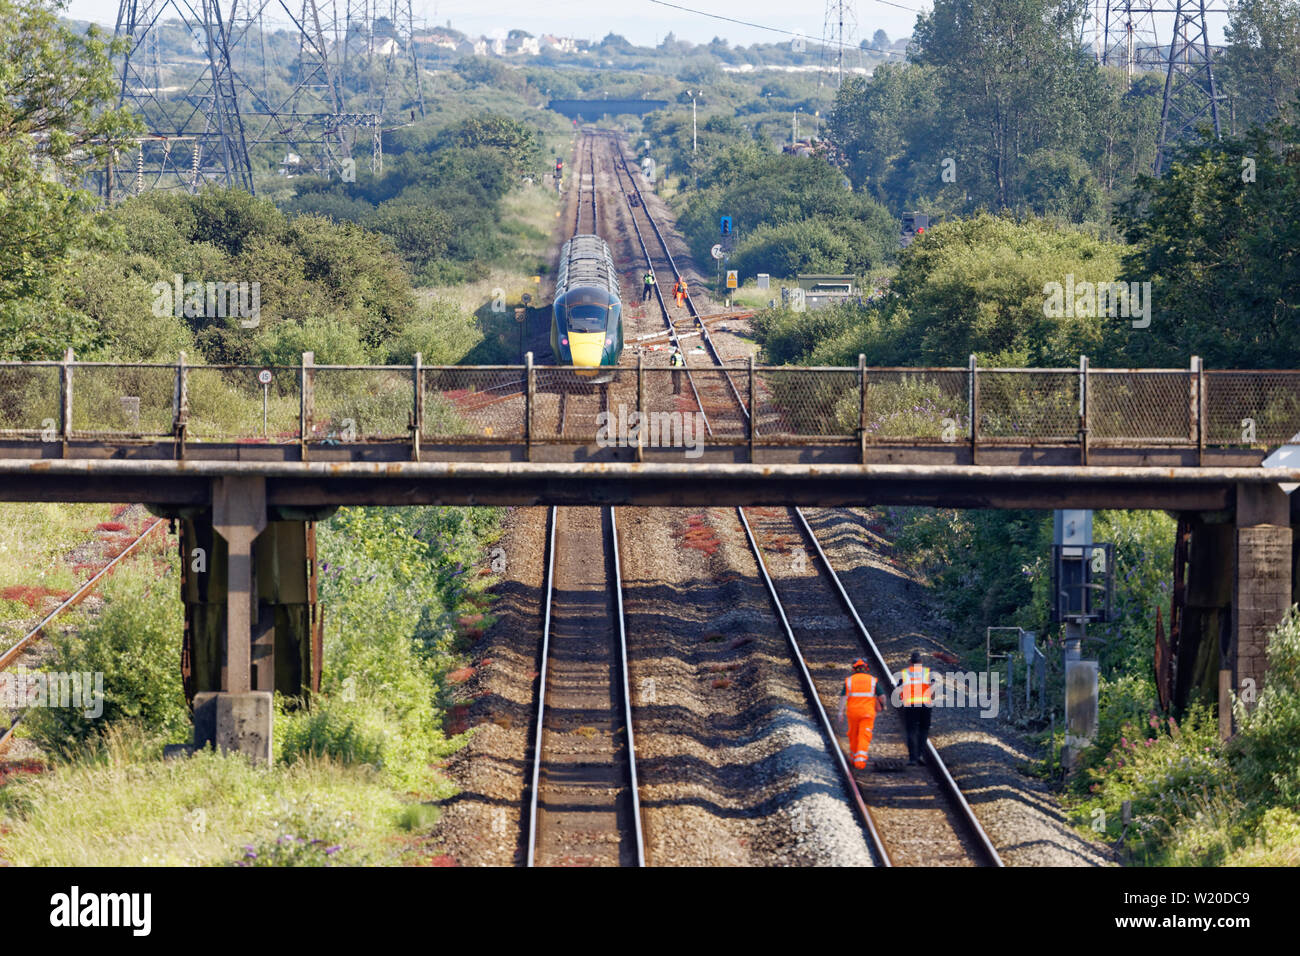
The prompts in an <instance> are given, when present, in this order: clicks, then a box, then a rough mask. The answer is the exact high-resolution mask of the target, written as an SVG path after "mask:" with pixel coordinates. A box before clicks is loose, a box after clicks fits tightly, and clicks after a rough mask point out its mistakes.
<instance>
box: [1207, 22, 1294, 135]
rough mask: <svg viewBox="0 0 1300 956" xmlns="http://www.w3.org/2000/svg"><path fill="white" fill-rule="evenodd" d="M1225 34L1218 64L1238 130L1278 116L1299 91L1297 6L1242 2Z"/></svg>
mask: <svg viewBox="0 0 1300 956" xmlns="http://www.w3.org/2000/svg"><path fill="white" fill-rule="evenodd" d="M1224 33H1225V35H1226V37H1227V40H1228V48H1227V49H1226V50H1224V51H1223V53H1222V54H1221V55H1220V56H1219V58H1218V59H1219V60H1220V61H1221V62H1222V64H1223V73H1222V75H1223V82H1224V85H1225V87H1226V89H1227V92H1228V94H1229V96H1231V98H1232V104H1233V112H1234V113H1235V117H1236V122H1237V125H1238V127H1239V128H1245V127H1247V126H1250V125H1253V124H1260V123H1266V122H1268V121H1269V120H1271V119H1272V118H1273V117H1275V116H1279V115H1282V114H1283V111H1284V110H1285V109H1286V108H1287V107H1288V106H1289V105H1290V104H1291V102H1292V100H1294V99H1295V95H1296V91H1297V89H1300V2H1298V0H1240V2H1238V3H1237V4H1236V5H1235V6H1233V7H1231V8H1230V9H1229V12H1228V26H1227V27H1226V29H1225V31H1224ZM1288 118H1290V119H1294V118H1295V117H1294V116H1292V117H1288Z"/></svg>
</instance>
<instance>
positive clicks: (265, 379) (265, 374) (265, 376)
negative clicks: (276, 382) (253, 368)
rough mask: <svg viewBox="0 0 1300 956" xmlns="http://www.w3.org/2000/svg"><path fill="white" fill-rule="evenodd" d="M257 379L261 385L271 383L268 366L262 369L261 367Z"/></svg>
mask: <svg viewBox="0 0 1300 956" xmlns="http://www.w3.org/2000/svg"><path fill="white" fill-rule="evenodd" d="M257 380H258V381H259V382H261V383H262V384H263V385H270V384H271V370H270V369H269V368H264V369H262V371H260V372H258V373H257Z"/></svg>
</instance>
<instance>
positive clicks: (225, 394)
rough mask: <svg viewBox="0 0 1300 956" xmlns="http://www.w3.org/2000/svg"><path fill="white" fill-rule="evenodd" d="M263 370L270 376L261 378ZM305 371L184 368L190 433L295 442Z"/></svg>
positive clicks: (224, 438)
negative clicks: (264, 379)
mask: <svg viewBox="0 0 1300 956" xmlns="http://www.w3.org/2000/svg"><path fill="white" fill-rule="evenodd" d="M263 371H266V372H269V373H270V378H271V381H270V382H269V383H265V384H264V383H263V382H261V381H259V375H261V373H262V372H263ZM300 382H301V370H300V369H298V368H295V367H293V366H280V367H276V368H268V369H262V368H258V367H256V366H251V365H195V366H192V367H187V368H186V369H185V393H186V407H187V418H186V438H187V439H188V440H193V441H258V442H274V443H281V442H292V441H297V440H298V438H299V424H300V421H301V418H300V416H301V411H302V391H301V386H300Z"/></svg>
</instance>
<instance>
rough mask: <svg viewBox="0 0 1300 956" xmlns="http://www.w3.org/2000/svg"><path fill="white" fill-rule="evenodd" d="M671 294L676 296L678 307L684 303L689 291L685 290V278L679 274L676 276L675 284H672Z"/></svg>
mask: <svg viewBox="0 0 1300 956" xmlns="http://www.w3.org/2000/svg"><path fill="white" fill-rule="evenodd" d="M673 295H675V296H676V297H677V307H678V308H679V309H680V308H681V307H682V306H683V305H685V304H686V297H687V296H688V295H690V293H689V292H688V291H686V280H685V279H683V278H682V277H681V276H678V277H677V284H676V285H675V286H673Z"/></svg>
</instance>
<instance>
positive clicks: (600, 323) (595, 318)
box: [568, 305, 608, 332]
mask: <svg viewBox="0 0 1300 956" xmlns="http://www.w3.org/2000/svg"><path fill="white" fill-rule="evenodd" d="M607 311H608V310H607V309H606V307H605V306H603V305H574V306H570V307H569V323H568V324H569V331H570V332H604V331H605V315H606V312H607Z"/></svg>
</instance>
